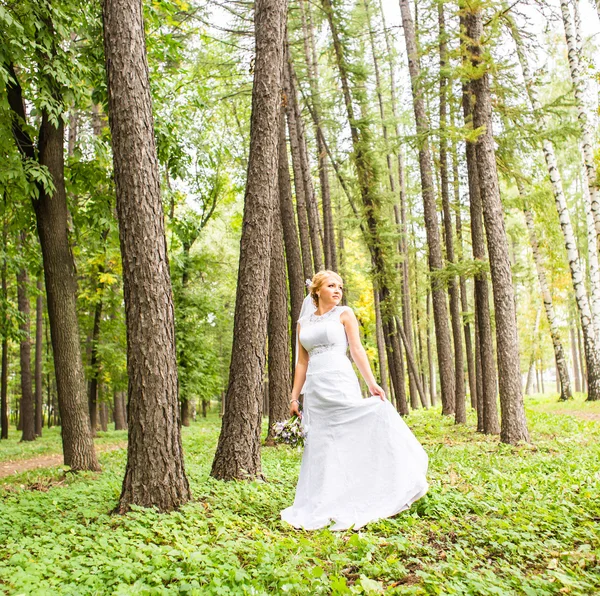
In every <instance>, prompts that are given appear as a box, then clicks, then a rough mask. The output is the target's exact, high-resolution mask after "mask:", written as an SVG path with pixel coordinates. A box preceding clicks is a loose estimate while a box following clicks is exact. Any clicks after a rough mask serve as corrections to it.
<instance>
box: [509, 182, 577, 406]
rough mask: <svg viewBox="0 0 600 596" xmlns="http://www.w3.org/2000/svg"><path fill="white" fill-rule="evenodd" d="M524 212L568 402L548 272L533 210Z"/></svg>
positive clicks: (565, 370) (562, 389)
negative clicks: (545, 267) (539, 242)
mask: <svg viewBox="0 0 600 596" xmlns="http://www.w3.org/2000/svg"><path fill="white" fill-rule="evenodd" d="M518 184H519V187H520V188H519V193H520V194H521V196H522V197H523V195H524V192H523V188H522V183H520V182H518ZM523 198H524V197H523ZM523 211H524V213H525V222H526V224H527V229H528V231H529V242H530V243H531V250H532V251H533V259H534V261H535V267H536V270H537V274H538V280H539V282H540V289H541V292H542V299H543V301H544V308H545V309H546V317H547V318H548V325H549V327H550V335H551V337H552V345H553V347H554V358H555V360H556V368H557V370H558V374H559V377H560V399H561V401H566V400H568V399H572V398H573V395H572V393H571V381H570V379H569V369H568V368H567V360H566V358H565V352H564V350H563V346H562V342H561V340H560V333H559V330H558V322H557V320H556V315H555V313H554V305H553V304H552V295H551V294H550V288H549V287H548V281H547V280H546V272H545V271H544V265H543V263H542V255H541V254H540V248H539V244H538V240H537V234H536V232H535V225H534V222H533V214H532V213H531V210H530V209H528V208H527V207H525V208H524V210H523ZM528 384H529V379H528Z"/></svg>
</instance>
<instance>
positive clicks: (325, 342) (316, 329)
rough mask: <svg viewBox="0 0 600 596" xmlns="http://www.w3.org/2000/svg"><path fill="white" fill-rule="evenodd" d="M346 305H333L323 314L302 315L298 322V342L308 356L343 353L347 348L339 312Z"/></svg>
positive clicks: (345, 307)
mask: <svg viewBox="0 0 600 596" xmlns="http://www.w3.org/2000/svg"><path fill="white" fill-rule="evenodd" d="M348 308H349V307H347V306H334V307H333V308H332V309H331V310H329V311H327V312H326V313H325V314H323V315H320V316H319V315H315V314H310V315H307V316H305V317H302V318H301V319H300V320H299V321H298V322H299V323H300V337H299V339H300V343H301V344H302V347H303V348H304V349H305V350H306V351H307V352H308V356H309V358H312V357H313V356H316V355H317V354H321V353H324V352H336V353H338V354H345V353H346V350H347V349H348V338H347V337H346V330H345V328H344V325H343V323H342V322H341V321H340V316H341V314H342V313H343V312H344V311H345V310H347V309H348Z"/></svg>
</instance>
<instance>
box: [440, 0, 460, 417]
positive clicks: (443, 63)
mask: <svg viewBox="0 0 600 596" xmlns="http://www.w3.org/2000/svg"><path fill="white" fill-rule="evenodd" d="M438 28H439V55H440V134H439V170H440V190H441V195H442V213H443V229H444V240H445V244H446V260H447V261H448V263H450V264H453V263H454V261H455V257H454V230H453V226H452V211H451V208H450V186H449V182H448V142H447V139H446V135H447V130H446V128H447V120H448V116H447V111H448V78H447V76H446V69H447V63H448V44H447V40H446V35H447V34H446V21H445V17H444V4H443V2H439V3H438ZM448 295H449V297H450V320H451V323H452V338H453V340H454V341H453V344H454V387H455V401H456V404H455V411H454V420H455V422H456V424H464V423H465V422H466V421H467V412H466V409H465V372H464V358H463V343H462V333H463V330H462V316H461V312H460V311H461V307H460V288H459V285H458V283H457V280H456V276H454V275H452V276H450V278H449V279H448Z"/></svg>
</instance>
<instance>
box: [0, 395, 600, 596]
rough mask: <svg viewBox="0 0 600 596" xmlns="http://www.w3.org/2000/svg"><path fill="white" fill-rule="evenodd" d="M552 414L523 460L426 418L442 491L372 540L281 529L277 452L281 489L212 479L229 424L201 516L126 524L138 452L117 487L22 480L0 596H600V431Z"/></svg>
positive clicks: (113, 457)
mask: <svg viewBox="0 0 600 596" xmlns="http://www.w3.org/2000/svg"><path fill="white" fill-rule="evenodd" d="M549 403H550V400H549V399H547V400H546V401H544V400H543V399H541V398H530V399H529V400H528V420H529V425H530V430H531V431H532V439H533V443H532V444H531V445H526V446H522V447H518V448H513V447H507V446H504V445H500V444H499V443H498V441H497V439H496V438H489V437H483V436H481V435H477V434H476V433H474V432H473V420H472V419H470V420H469V425H468V426H465V427H455V426H453V425H452V423H451V421H449V420H442V419H441V417H440V416H439V412H435V411H433V412H418V413H416V414H411V416H410V418H409V419H408V423H409V425H410V426H411V427H412V428H413V429H414V431H415V433H416V434H417V436H418V437H419V439H420V440H421V441H422V443H423V445H424V446H425V448H426V450H427V452H428V453H429V456H430V473H429V479H430V482H431V489H430V492H429V494H428V495H427V496H426V497H425V498H423V499H422V500H421V501H419V502H418V503H417V504H415V505H414V506H413V508H412V509H411V510H410V511H408V512H404V513H402V514H400V515H399V516H396V517H395V518H394V519H390V520H385V521H380V522H377V523H373V524H370V525H369V526H368V527H367V528H366V529H363V530H361V531H360V532H352V531H348V532H341V533H332V532H329V531H328V530H322V531H318V532H300V531H295V530H293V529H291V528H289V527H288V526H286V525H285V524H283V523H282V522H281V521H280V519H279V511H280V510H281V509H282V508H283V507H285V506H287V505H289V504H290V503H291V501H292V499H293V494H294V485H295V481H296V478H297V474H298V469H299V464H300V458H301V453H299V452H297V451H293V450H290V449H288V448H285V447H270V448H265V449H264V450H263V469H264V472H265V475H266V478H267V481H266V482H231V483H222V482H217V481H214V480H212V479H210V478H209V477H208V472H209V469H210V464H211V461H212V456H213V453H214V449H215V445H216V440H217V437H218V432H219V426H220V423H219V419H218V417H216V416H213V417H211V418H209V419H208V420H207V421H200V422H199V423H196V424H193V425H192V426H191V427H190V428H187V429H184V433H183V436H184V445H185V450H186V469H187V473H188V476H189V478H190V482H191V486H192V490H193V494H194V501H193V502H192V503H190V504H188V505H186V506H185V507H184V508H183V509H182V510H181V511H179V512H176V513H173V514H169V515H158V514H157V513H155V512H154V511H148V510H135V511H133V512H132V513H130V514H129V515H126V516H113V515H110V513H109V511H110V510H111V509H112V508H113V507H114V506H115V505H116V502H117V499H118V496H119V491H120V485H121V479H122V474H123V469H124V464H125V452H124V450H119V451H113V452H110V453H104V454H102V455H101V456H100V457H101V463H102V465H103V470H104V471H103V472H102V474H80V475H77V476H71V475H67V477H65V475H64V472H62V471H61V470H60V469H55V470H51V471H48V470H46V471H35V472H27V473H25V474H21V475H19V476H16V477H12V478H9V479H8V478H7V479H5V481H4V484H0V544H2V545H3V548H2V549H0V591H2V590H4V591H5V592H7V593H9V594H77V595H79V594H117V595H126V594H148V595H150V594H201V595H204V594H301V595H305V594H306V595H312V594H380V593H386V594H473V595H475V594H477V595H485V594H490V595H491V594H497V595H510V594H526V595H531V596H534V595H535V596H537V595H543V594H579V595H586V596H587V595H590V594H594V593H598V592H600V570H599V568H600V531H599V529H600V524H599V522H600V490H599V489H600V441H599V439H600V423H598V422H595V421H593V420H584V419H578V418H576V417H574V416H568V415H557V414H548V413H545V412H541V411H538V410H540V409H542V410H543V409H545V408H546V407H547V408H550V409H551V406H550V405H549ZM530 404H531V405H530ZM114 434H115V433H108V435H109V438H110V435H114ZM55 439H56V437H54V438H53V437H52V436H50V437H48V436H45V437H44V438H43V439H42V441H40V443H42V442H45V441H46V440H48V441H49V442H51V441H55ZM107 440H108V439H107ZM118 440H122V437H121V436H119V438H118ZM55 443H56V441H55ZM5 448H6V447H5V444H3V445H0V454H1V453H3V450H4V449H5Z"/></svg>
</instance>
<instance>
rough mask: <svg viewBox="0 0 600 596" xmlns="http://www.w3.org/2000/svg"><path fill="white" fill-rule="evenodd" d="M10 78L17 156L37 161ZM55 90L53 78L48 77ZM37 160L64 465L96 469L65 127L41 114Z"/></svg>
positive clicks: (36, 207) (16, 87)
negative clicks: (45, 179) (42, 175)
mask: <svg viewBox="0 0 600 596" xmlns="http://www.w3.org/2000/svg"><path fill="white" fill-rule="evenodd" d="M9 70H10V74H11V76H12V81H10V82H9V83H8V84H7V93H8V102H9V104H10V107H11V110H12V112H13V113H14V115H15V118H14V120H13V135H14V138H15V142H16V144H17V147H18V149H19V151H20V152H21V154H22V155H23V156H24V157H25V158H26V159H31V160H35V159H36V153H35V151H34V144H33V142H32V140H31V138H30V137H29V134H28V133H27V132H26V130H25V129H24V128H23V127H22V125H21V123H22V122H26V115H25V111H24V107H23V106H24V104H23V97H22V91H21V87H20V86H19V84H18V79H17V75H16V73H15V71H14V68H13V67H12V66H10V67H9ZM49 84H50V87H51V88H52V90H53V92H54V93H55V94H57V92H56V89H55V88H54V87H55V83H54V81H49ZM38 144H39V147H38V155H37V157H38V158H39V163H40V165H42V166H45V167H47V168H48V172H49V173H50V175H51V176H52V180H53V182H54V187H55V192H54V194H53V195H49V194H46V192H45V189H44V187H43V185H41V184H38V198H37V199H35V200H34V202H33V207H34V210H35V215H36V222H37V230H38V236H39V239H40V245H41V248H42V261H43V267H44V277H45V282H46V297H47V304H48V318H49V320H50V335H51V338H52V353H53V356H54V370H55V375H56V386H57V394H58V407H59V409H60V420H61V425H62V433H61V434H62V442H63V454H64V463H65V465H67V466H70V467H71V469H72V470H73V471H78V470H99V469H100V466H99V465H98V460H97V458H96V452H95V451H94V442H93V440H92V435H91V433H90V427H89V419H88V415H87V411H86V410H87V408H86V403H85V378H84V373H83V362H82V360H81V348H80V340H79V325H78V321H77V281H76V277H75V262H74V259H73V254H72V253H71V248H70V246H69V240H68V236H67V230H68V228H67V220H68V210H67V197H66V192H65V181H64V153H63V145H64V126H63V122H62V119H61V118H59V119H58V124H57V126H54V124H52V123H51V122H50V119H49V116H48V114H47V112H46V111H43V112H42V116H41V127H40V133H39V143H38Z"/></svg>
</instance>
